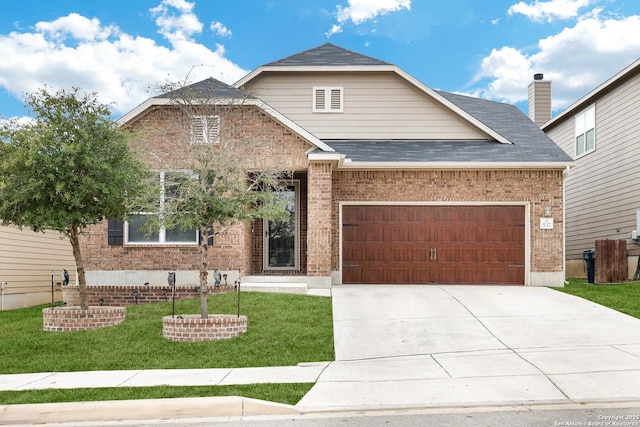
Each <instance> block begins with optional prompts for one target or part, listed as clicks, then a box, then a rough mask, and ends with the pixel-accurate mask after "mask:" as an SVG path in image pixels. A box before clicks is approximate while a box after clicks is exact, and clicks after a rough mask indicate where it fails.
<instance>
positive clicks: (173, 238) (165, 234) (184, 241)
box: [124, 171, 199, 245]
mask: <svg viewBox="0 0 640 427" xmlns="http://www.w3.org/2000/svg"><path fill="white" fill-rule="evenodd" d="M158 179H159V180H160V185H161V187H162V191H161V192H160V198H159V200H158V205H159V207H160V210H161V211H162V208H163V206H164V204H165V200H167V199H168V198H169V197H171V196H172V195H175V194H176V193H177V191H178V189H179V187H180V182H183V181H184V180H185V179H193V173H191V172H188V171H162V172H159V173H158ZM151 215H153V214H152V213H149V212H135V213H133V214H131V215H129V218H128V219H127V221H126V222H125V224H124V237H125V243H126V244H136V245H139V244H145V245H167V244H171V245H174V244H175V245H194V244H198V242H199V239H198V230H196V229H191V230H182V229H180V228H179V227H175V228H173V229H166V228H164V227H161V228H160V230H158V231H154V232H152V233H148V231H147V230H146V228H145V226H146V225H147V223H148V221H149V218H150V217H151Z"/></svg>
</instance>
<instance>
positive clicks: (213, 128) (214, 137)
mask: <svg viewBox="0 0 640 427" xmlns="http://www.w3.org/2000/svg"><path fill="white" fill-rule="evenodd" d="M219 142H220V116H193V117H191V143H192V144H218V143H219Z"/></svg>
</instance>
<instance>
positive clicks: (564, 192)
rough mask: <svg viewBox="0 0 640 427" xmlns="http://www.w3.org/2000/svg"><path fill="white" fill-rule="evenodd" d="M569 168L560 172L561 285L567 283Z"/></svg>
mask: <svg viewBox="0 0 640 427" xmlns="http://www.w3.org/2000/svg"><path fill="white" fill-rule="evenodd" d="M570 169H571V167H570V166H567V167H565V168H564V171H563V172H562V276H563V277H564V279H563V281H562V284H563V286H564V284H565V283H566V281H567V218H566V217H567V176H568V175H569V170H570Z"/></svg>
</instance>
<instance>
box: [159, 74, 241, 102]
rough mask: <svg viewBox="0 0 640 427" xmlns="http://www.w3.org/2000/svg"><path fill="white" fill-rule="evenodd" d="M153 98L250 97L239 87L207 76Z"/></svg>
mask: <svg viewBox="0 0 640 427" xmlns="http://www.w3.org/2000/svg"><path fill="white" fill-rule="evenodd" d="M155 98H174V99H179V98H182V99H190V98H202V99H246V98H251V96H249V95H247V94H246V93H245V92H243V91H242V90H240V89H237V88H235V87H233V86H230V85H228V84H226V83H224V82H221V81H220V80H216V79H214V78H213V77H209V78H208V79H205V80H202V81H199V82H196V83H193V84H190V85H188V86H185V87H181V88H179V89H176V90H172V91H169V92H166V93H163V94H162V95H158V96H156V97H155Z"/></svg>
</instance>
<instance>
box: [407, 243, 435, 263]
mask: <svg viewBox="0 0 640 427" xmlns="http://www.w3.org/2000/svg"><path fill="white" fill-rule="evenodd" d="M430 257H431V251H430V248H427V247H418V246H414V247H412V248H411V261H414V262H426V261H429V259H430Z"/></svg>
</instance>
